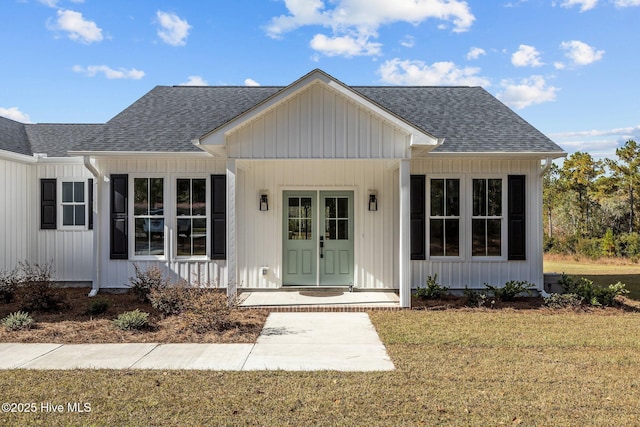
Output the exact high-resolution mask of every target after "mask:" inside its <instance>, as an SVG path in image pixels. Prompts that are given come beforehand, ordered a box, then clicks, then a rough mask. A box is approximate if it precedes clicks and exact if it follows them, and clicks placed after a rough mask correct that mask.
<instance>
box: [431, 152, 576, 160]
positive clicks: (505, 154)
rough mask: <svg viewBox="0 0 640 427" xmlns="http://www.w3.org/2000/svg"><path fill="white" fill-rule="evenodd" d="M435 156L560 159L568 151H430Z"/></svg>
mask: <svg viewBox="0 0 640 427" xmlns="http://www.w3.org/2000/svg"><path fill="white" fill-rule="evenodd" d="M430 156H434V157H455V158H459V159H464V158H465V157H469V158H474V159H477V158H478V157H480V158H482V157H503V158H509V159H514V160H515V159H518V158H521V159H527V160H529V159H559V158H561V157H566V156H567V153H566V152H564V151H561V152H560V151H540V152H533V151H460V152H452V151H447V152H442V151H435V152H434V151H431V152H429V156H428V157H430Z"/></svg>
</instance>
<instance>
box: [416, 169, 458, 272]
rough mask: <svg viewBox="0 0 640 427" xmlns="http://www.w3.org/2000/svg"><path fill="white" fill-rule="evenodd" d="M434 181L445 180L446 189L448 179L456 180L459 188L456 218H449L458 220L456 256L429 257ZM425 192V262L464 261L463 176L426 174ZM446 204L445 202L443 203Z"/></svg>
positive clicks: (444, 217)
mask: <svg viewBox="0 0 640 427" xmlns="http://www.w3.org/2000/svg"><path fill="white" fill-rule="evenodd" d="M434 179H442V180H445V187H446V180H448V179H457V180H458V181H459V188H458V192H459V195H458V196H459V198H458V203H459V207H458V209H459V213H458V215H457V216H455V217H450V218H451V219H454V218H457V219H458V255H431V218H432V216H431V181H433V180H434ZM426 187H427V188H426V192H427V194H426V195H425V199H426V200H425V203H426V205H427V206H426V215H425V221H426V224H425V230H426V233H425V238H426V242H425V246H426V251H425V252H426V255H427V257H426V260H427V261H464V260H465V259H466V258H467V257H466V252H465V247H466V238H465V237H466V233H467V224H466V222H465V214H466V206H467V203H466V198H465V193H466V187H467V181H466V179H465V174H434V175H430V174H427V182H426ZM444 202H445V204H446V200H445V201H444ZM435 218H443V219H446V218H447V217H446V216H442V217H440V216H436V217H435Z"/></svg>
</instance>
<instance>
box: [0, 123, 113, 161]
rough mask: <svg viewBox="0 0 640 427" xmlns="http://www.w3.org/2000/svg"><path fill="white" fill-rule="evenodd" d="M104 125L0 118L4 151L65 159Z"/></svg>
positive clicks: (0, 145) (0, 134)
mask: <svg viewBox="0 0 640 427" xmlns="http://www.w3.org/2000/svg"><path fill="white" fill-rule="evenodd" d="M102 126H104V125H95V124H46V123H45V124H25V123H20V122H16V121H13V120H10V119H7V118H5V117H0V150H6V151H11V152H13V153H18V154H24V155H27V156H31V155H32V154H34V153H45V154H47V156H49V157H65V156H66V155H67V151H69V150H70V149H71V148H72V147H74V146H77V145H78V144H81V143H83V142H86V141H88V140H90V139H91V138H92V136H93V135H94V133H95V132H96V131H98V130H99V129H100V128H101V127H102Z"/></svg>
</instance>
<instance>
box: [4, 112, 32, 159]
mask: <svg viewBox="0 0 640 427" xmlns="http://www.w3.org/2000/svg"><path fill="white" fill-rule="evenodd" d="M0 150H5V151H11V152H12V153H18V154H24V155H27V156H30V155H31V154H32V153H31V146H30V145H29V139H28V138H27V132H26V131H25V129H24V123H20V122H16V121H14V120H11V119H7V118H4V117H0Z"/></svg>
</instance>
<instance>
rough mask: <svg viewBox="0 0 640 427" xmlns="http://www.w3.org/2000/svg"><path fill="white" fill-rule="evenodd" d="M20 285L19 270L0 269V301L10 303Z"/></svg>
mask: <svg viewBox="0 0 640 427" xmlns="http://www.w3.org/2000/svg"><path fill="white" fill-rule="evenodd" d="M19 285H20V272H19V270H18V269H15V270H11V271H0V302H5V303H10V302H11V301H13V298H14V297H15V294H16V290H17V289H18V286H19Z"/></svg>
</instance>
